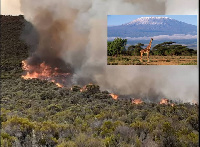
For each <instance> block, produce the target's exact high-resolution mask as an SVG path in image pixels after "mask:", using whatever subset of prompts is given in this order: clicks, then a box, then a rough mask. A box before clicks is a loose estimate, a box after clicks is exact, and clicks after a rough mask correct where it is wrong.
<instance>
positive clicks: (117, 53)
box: [107, 38, 197, 65]
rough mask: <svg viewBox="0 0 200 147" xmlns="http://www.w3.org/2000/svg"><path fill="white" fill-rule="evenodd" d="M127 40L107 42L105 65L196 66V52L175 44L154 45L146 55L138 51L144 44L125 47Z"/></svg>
mask: <svg viewBox="0 0 200 147" xmlns="http://www.w3.org/2000/svg"><path fill="white" fill-rule="evenodd" d="M126 43H127V39H122V38H115V39H114V41H109V42H107V65H197V50H194V49H190V48H188V47H187V46H184V45H181V44H176V42H172V41H170V42H163V43H160V44H157V45H155V46H154V47H153V48H152V49H151V50H150V52H149V55H150V57H149V62H147V61H148V60H147V55H146V54H143V56H142V61H140V51H141V50H142V49H143V48H144V47H143V46H144V44H142V43H138V44H136V45H130V46H129V47H128V48H127V47H126Z"/></svg>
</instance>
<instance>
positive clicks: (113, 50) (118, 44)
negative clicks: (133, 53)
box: [107, 38, 127, 56]
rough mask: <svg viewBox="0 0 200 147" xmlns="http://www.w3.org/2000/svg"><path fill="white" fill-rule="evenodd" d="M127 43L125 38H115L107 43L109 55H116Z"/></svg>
mask: <svg viewBox="0 0 200 147" xmlns="http://www.w3.org/2000/svg"><path fill="white" fill-rule="evenodd" d="M126 43H127V39H122V38H115V39H114V41H112V42H108V43H107V50H108V52H107V53H108V55H109V56H118V55H119V54H121V52H122V51H123V50H125V46H126Z"/></svg>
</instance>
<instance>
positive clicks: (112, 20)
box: [107, 15, 197, 26]
mask: <svg viewBox="0 0 200 147" xmlns="http://www.w3.org/2000/svg"><path fill="white" fill-rule="evenodd" d="M140 17H169V18H172V19H176V20H178V21H182V22H185V23H188V24H192V25H196V26H197V15H108V16H107V25H108V26H110V25H121V24H124V23H128V22H130V21H133V20H135V19H137V18H140Z"/></svg>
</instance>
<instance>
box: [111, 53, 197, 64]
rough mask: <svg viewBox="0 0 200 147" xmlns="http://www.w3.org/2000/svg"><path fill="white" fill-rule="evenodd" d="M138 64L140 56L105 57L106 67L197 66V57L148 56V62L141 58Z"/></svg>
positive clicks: (145, 58) (144, 57)
mask: <svg viewBox="0 0 200 147" xmlns="http://www.w3.org/2000/svg"><path fill="white" fill-rule="evenodd" d="M142 59H143V61H142V62H140V56H122V55H120V56H118V57H112V56H108V57H107V64H108V65H197V56H150V62H147V56H143V58H142Z"/></svg>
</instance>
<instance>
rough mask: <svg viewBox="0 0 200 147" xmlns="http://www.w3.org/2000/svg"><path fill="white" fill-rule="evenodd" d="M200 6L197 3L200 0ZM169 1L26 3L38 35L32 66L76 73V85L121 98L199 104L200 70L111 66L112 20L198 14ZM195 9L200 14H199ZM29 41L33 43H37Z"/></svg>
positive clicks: (23, 8) (25, 10)
mask: <svg viewBox="0 0 200 147" xmlns="http://www.w3.org/2000/svg"><path fill="white" fill-rule="evenodd" d="M195 2H196V0H195ZM179 4H181V5H182V6H183V5H184V6H186V5H187V3H185V4H184V3H182V1H181V0H176V5H177V7H176V9H173V8H174V4H172V3H171V2H170V1H165V0H149V1H146V0H85V1H84V2H83V0H76V1H74V0H57V1H53V0H43V1H32V0H21V11H22V12H23V13H24V15H25V19H26V20H28V21H30V22H31V23H32V24H33V26H34V27H35V29H36V30H37V32H38V36H39V44H38V45H37V49H36V50H35V52H34V53H33V54H32V55H31V56H30V58H29V59H28V62H29V64H38V62H39V63H40V62H42V61H45V62H46V63H47V64H48V65H51V66H58V64H61V63H62V66H65V67H66V70H70V71H71V72H73V78H72V81H73V83H74V84H81V85H82V84H87V83H90V82H93V83H96V84H98V85H100V87H101V88H102V90H109V91H112V92H114V93H117V94H121V95H132V96H134V97H142V98H148V99H150V100H156V99H157V98H162V97H167V98H171V99H181V100H183V101H187V102H191V101H192V100H196V101H197V100H198V67H197V66H107V65H106V64H107V15H143V14H145V15H147V14H155V15H157V14H176V13H179V12H187V11H188V12H189V13H192V14H197V9H196V8H197V7H198V5H195V6H193V5H191V7H188V6H187V9H183V7H178V5H179ZM194 7H195V9H194ZM35 36H36V35H29V36H26V37H29V38H30V39H28V40H36V39H35V38H34V37H35ZM63 62H64V63H63Z"/></svg>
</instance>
